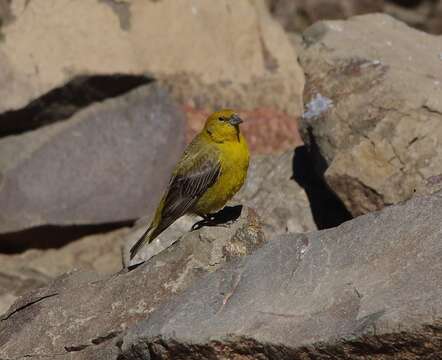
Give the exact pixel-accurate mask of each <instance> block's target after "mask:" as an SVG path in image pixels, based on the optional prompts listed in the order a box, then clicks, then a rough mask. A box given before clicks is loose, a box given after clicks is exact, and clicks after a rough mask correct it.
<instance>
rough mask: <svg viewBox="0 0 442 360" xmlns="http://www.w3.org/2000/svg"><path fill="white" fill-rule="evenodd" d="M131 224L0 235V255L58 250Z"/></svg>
mask: <svg viewBox="0 0 442 360" xmlns="http://www.w3.org/2000/svg"><path fill="white" fill-rule="evenodd" d="M133 224H134V221H118V222H115V223H108V224H98V225H67V226H57V225H44V226H38V227H34V228H31V229H27V230H23V231H17V232H11V233H6V234H0V253H5V254H17V253H22V252H24V251H26V250H28V249H58V248H61V247H62V246H65V245H67V244H69V243H71V242H73V241H75V240H78V239H80V238H82V237H84V236H87V235H94V234H102V233H107V232H110V231H113V230H116V229H120V228H122V227H126V226H133Z"/></svg>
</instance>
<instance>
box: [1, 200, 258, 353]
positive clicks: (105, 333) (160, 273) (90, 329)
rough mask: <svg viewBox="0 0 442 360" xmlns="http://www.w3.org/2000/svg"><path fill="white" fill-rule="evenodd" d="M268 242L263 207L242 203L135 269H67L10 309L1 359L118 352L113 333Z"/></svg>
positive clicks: (5, 320) (3, 330)
mask: <svg viewBox="0 0 442 360" xmlns="http://www.w3.org/2000/svg"><path fill="white" fill-rule="evenodd" d="M264 241H265V238H264V235H263V233H262V231H261V227H260V222H259V218H258V217H257V215H256V213H255V212H254V210H252V209H248V208H243V209H242V212H241V215H240V217H239V218H238V219H237V221H236V222H235V223H233V224H232V225H230V226H228V227H219V228H209V229H208V228H202V229H200V230H195V231H194V232H191V233H187V234H186V235H184V236H183V237H182V238H181V239H180V240H179V241H178V242H176V243H175V244H173V245H172V246H170V247H169V248H167V249H166V250H164V251H162V252H161V253H160V254H157V255H156V256H154V257H153V258H151V259H150V260H149V261H147V262H146V263H144V264H143V265H141V266H139V267H138V268H136V269H134V270H132V271H130V272H120V273H119V274H116V275H114V276H112V277H110V278H109V277H108V278H103V277H100V276H97V275H95V274H91V273H84V272H80V273H79V272H76V273H73V274H68V275H64V276H62V277H60V278H58V279H56V280H54V281H53V282H52V283H50V284H49V286H47V287H45V288H41V289H38V290H36V291H34V292H32V293H28V294H26V295H25V296H23V297H21V298H20V299H19V300H18V301H17V302H16V303H15V304H14V305H13V306H12V307H11V309H10V310H9V311H8V312H7V313H6V314H5V315H4V317H3V319H2V320H1V321H0V358H20V357H24V356H25V355H27V354H32V355H34V356H44V355H46V356H55V354H58V356H59V358H66V359H72V358H73V357H74V358H79V359H80V358H81V359H83V358H84V359H90V357H88V356H90V353H91V352H95V351H94V350H96V352H97V353H100V355H97V354H96V355H95V356H94V357H95V358H97V359H112V358H114V357H110V356H111V355H112V354H115V353H116V352H117V350H118V348H117V347H114V346H113V345H112V339H113V338H115V337H116V336H117V335H118V334H119V333H121V332H123V331H124V330H125V329H127V328H128V327H129V326H130V325H131V324H133V323H134V322H136V321H137V320H141V319H145V318H146V317H148V316H149V314H150V313H151V312H152V311H153V310H154V309H155V308H156V307H157V306H158V304H159V303H161V302H164V301H165V300H166V299H168V298H170V297H171V296H172V295H173V294H177V293H180V292H182V290H184V289H185V288H187V287H188V286H189V285H190V284H191V283H193V282H195V281H197V280H198V279H201V278H202V277H203V276H204V275H205V274H207V273H208V272H212V271H214V270H216V269H218V268H219V267H220V266H221V265H222V263H224V262H225V261H235V260H236V259H237V258H238V257H241V256H244V255H247V254H250V253H251V252H253V251H254V250H255V249H256V248H258V247H260V246H261V245H262V244H263V243H264ZM35 334H38V336H36V335H35ZM97 345H98V346H97ZM100 345H101V346H100ZM103 347H104V348H103ZM81 350H85V351H84V352H83V351H81Z"/></svg>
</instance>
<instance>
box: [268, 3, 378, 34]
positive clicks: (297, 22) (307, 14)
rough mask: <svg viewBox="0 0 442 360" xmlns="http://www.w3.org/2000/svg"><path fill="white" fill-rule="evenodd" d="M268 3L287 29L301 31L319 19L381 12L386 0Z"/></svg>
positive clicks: (344, 17) (274, 14)
mask: <svg viewBox="0 0 442 360" xmlns="http://www.w3.org/2000/svg"><path fill="white" fill-rule="evenodd" d="M267 4H268V6H269V9H270V11H271V13H272V14H273V16H274V17H275V18H276V19H277V20H278V22H279V23H281V25H282V26H283V27H284V28H285V29H286V30H287V31H295V32H300V31H303V30H304V29H305V28H306V27H308V26H310V25H311V24H313V23H315V22H316V21H319V20H326V19H327V20H331V19H346V18H348V17H350V16H353V15H359V14H366V13H372V12H381V11H382V10H383V7H384V0H267Z"/></svg>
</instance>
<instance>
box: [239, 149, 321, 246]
mask: <svg viewBox="0 0 442 360" xmlns="http://www.w3.org/2000/svg"><path fill="white" fill-rule="evenodd" d="M293 156H294V152H293V150H291V151H286V152H285V153H284V154H282V155H262V156H255V157H253V158H252V161H251V162H250V167H249V172H248V175H247V182H246V184H245V185H244V187H243V188H242V189H241V191H240V192H239V193H238V194H237V195H236V196H235V197H234V198H233V200H232V203H233V204H238V203H240V204H243V205H246V206H250V207H252V208H254V209H257V210H256V211H257V212H258V214H259V215H260V217H261V219H262V223H263V228H264V231H265V233H266V235H267V236H268V237H269V238H270V236H275V235H277V234H284V233H287V232H299V233H303V232H308V231H312V230H315V229H316V225H315V222H314V221H313V216H312V212H311V210H310V204H309V199H308V198H307V195H306V193H305V191H304V189H303V188H302V187H301V186H299V185H298V184H297V183H296V181H295V180H294V178H293V171H294V169H293Z"/></svg>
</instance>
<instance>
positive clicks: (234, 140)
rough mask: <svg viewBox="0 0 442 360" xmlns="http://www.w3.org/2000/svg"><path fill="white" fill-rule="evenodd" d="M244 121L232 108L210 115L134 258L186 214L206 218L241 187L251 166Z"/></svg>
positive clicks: (165, 195) (133, 250) (172, 180)
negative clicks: (242, 125)
mask: <svg viewBox="0 0 442 360" xmlns="http://www.w3.org/2000/svg"><path fill="white" fill-rule="evenodd" d="M241 123H242V120H241V119H240V117H239V116H238V115H237V114H236V113H235V112H234V111H232V110H222V111H218V112H215V113H213V114H212V115H210V116H209V118H208V119H207V121H206V123H205V125H204V128H203V130H202V131H201V132H200V133H199V134H198V135H196V136H195V138H194V139H193V140H192V142H191V143H190V144H189V145H188V146H187V149H186V150H185V152H184V154H183V156H182V158H181V160H180V161H179V162H178V164H177V165H176V167H175V170H174V171H173V173H172V177H171V179H170V182H169V185H168V187H167V189H166V191H165V193H164V195H163V197H162V199H161V201H160V203H159V205H158V207H157V210H156V211H155V215H154V218H153V220H152V222H151V224H150V226H149V228H148V229H147V230H146V232H145V233H144V234H143V236H142V237H141V238H140V239H139V240H138V241H137V242H136V244H135V245H134V246H133V247H132V249H131V250H130V258H131V259H132V258H133V257H134V256H135V255H136V254H137V252H138V251H139V250H140V249H141V248H142V247H143V246H144V245H145V244H149V243H150V242H151V241H152V240H154V239H155V238H156V237H157V236H158V235H159V234H161V232H163V231H164V230H165V229H167V228H168V227H169V226H170V225H171V224H172V223H173V222H174V221H175V220H177V219H178V218H180V217H181V216H183V215H184V214H186V213H193V214H197V215H199V216H202V217H203V218H205V219H206V218H207V217H208V216H210V214H211V213H213V212H215V211H217V210H219V209H221V208H222V207H223V206H224V205H225V204H226V203H227V201H229V200H230V199H231V198H232V196H233V195H235V193H236V192H237V191H238V190H239V189H240V188H241V186H242V185H243V184H244V181H245V179H246V176H247V169H248V167H249V149H248V146H247V142H246V140H245V138H244V137H243V136H242V134H241V132H240V130H239V124H241Z"/></svg>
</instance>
